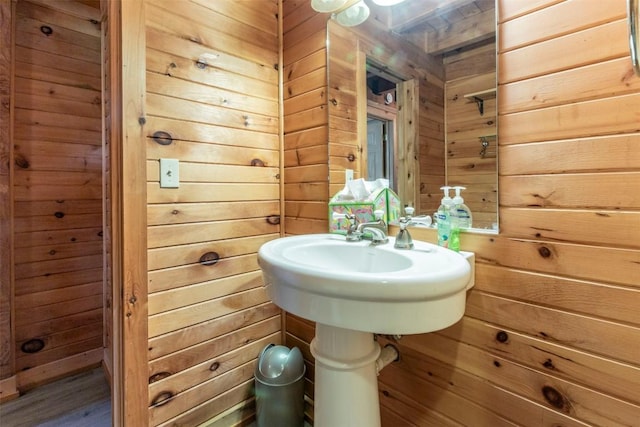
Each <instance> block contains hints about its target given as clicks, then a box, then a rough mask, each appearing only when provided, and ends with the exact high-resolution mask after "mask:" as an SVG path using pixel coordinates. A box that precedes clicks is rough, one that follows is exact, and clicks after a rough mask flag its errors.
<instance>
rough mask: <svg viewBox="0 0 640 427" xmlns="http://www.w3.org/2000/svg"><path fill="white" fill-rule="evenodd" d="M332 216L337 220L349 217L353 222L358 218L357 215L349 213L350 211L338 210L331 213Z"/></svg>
mask: <svg viewBox="0 0 640 427" xmlns="http://www.w3.org/2000/svg"><path fill="white" fill-rule="evenodd" d="M331 218H332V219H333V220H337V219H347V220H349V221H351V222H353V221H354V220H355V219H356V216H355V215H353V214H348V213H338V212H333V213H332V214H331Z"/></svg>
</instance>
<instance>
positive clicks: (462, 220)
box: [453, 185, 473, 228]
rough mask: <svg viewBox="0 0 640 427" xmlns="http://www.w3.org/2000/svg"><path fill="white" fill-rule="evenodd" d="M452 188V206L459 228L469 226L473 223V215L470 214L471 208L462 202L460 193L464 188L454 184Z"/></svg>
mask: <svg viewBox="0 0 640 427" xmlns="http://www.w3.org/2000/svg"><path fill="white" fill-rule="evenodd" d="M453 189H454V190H455V192H456V195H455V196H454V197H453V206H454V209H455V210H456V217H457V219H458V227H459V228H471V227H472V223H473V217H472V215H471V209H469V207H468V206H467V205H465V204H464V199H463V198H462V196H461V195H460V193H461V192H462V190H466V188H465V187H462V186H459V185H458V186H455V187H453Z"/></svg>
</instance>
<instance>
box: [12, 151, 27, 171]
mask: <svg viewBox="0 0 640 427" xmlns="http://www.w3.org/2000/svg"><path fill="white" fill-rule="evenodd" d="M14 163H15V164H16V166H17V167H19V168H20V169H28V168H29V166H30V165H29V161H28V160H27V159H25V158H24V157H23V156H22V155H20V154H16V155H15V156H14Z"/></svg>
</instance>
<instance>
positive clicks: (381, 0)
mask: <svg viewBox="0 0 640 427" xmlns="http://www.w3.org/2000/svg"><path fill="white" fill-rule="evenodd" d="M403 1H404V0H373V2H374V3H375V4H377V5H378V6H393V5H394V4H398V3H402V2H403Z"/></svg>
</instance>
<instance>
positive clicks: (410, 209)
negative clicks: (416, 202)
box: [404, 206, 416, 220]
mask: <svg viewBox="0 0 640 427" xmlns="http://www.w3.org/2000/svg"><path fill="white" fill-rule="evenodd" d="M415 211H416V210H415V209H414V208H413V207H412V206H407V207H405V208H404V213H405V215H407V218H408V219H409V220H410V219H411V217H412V216H413V213H414V212H415Z"/></svg>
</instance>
